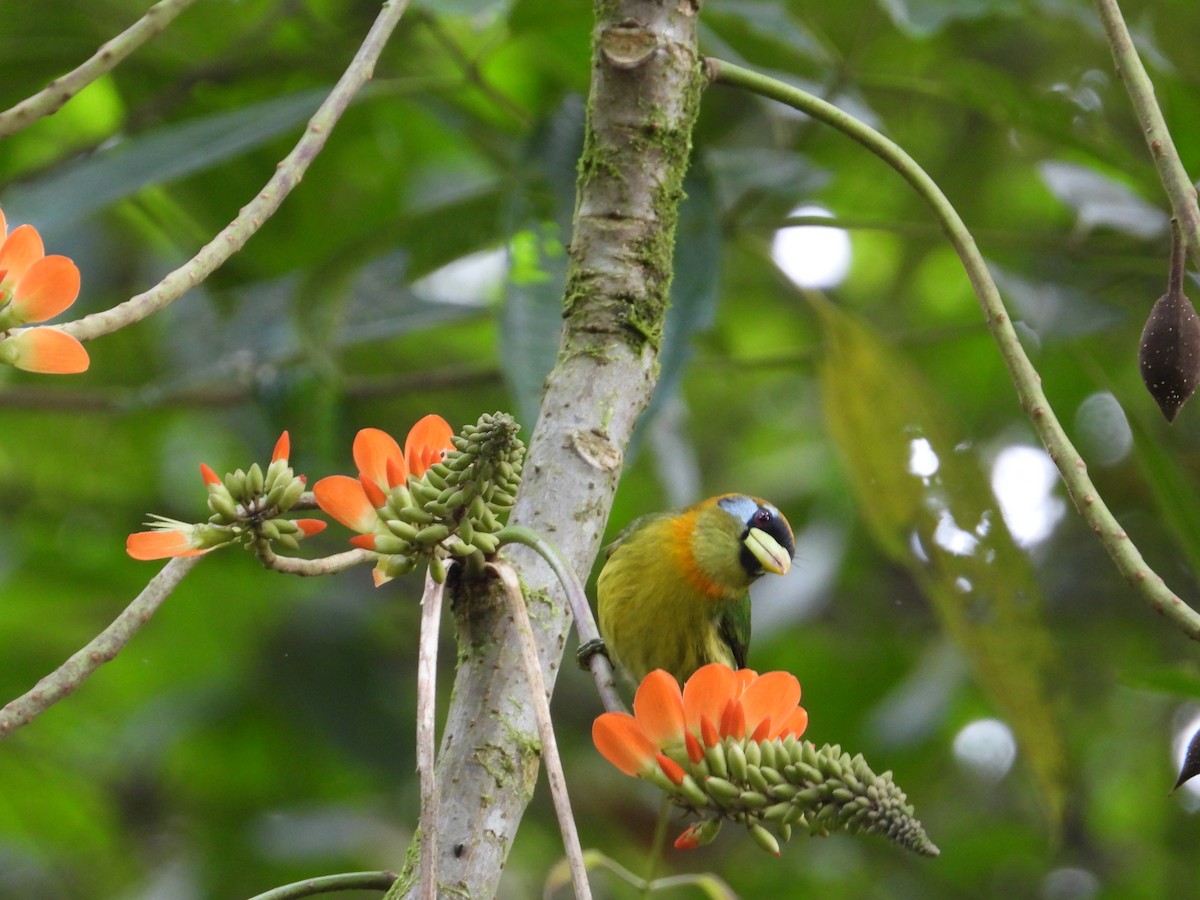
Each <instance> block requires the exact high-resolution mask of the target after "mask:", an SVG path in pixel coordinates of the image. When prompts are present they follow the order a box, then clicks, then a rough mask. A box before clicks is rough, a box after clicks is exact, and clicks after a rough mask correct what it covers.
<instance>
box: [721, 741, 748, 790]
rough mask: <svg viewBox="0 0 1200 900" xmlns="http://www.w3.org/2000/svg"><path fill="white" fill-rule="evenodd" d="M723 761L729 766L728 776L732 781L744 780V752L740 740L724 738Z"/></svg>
mask: <svg viewBox="0 0 1200 900" xmlns="http://www.w3.org/2000/svg"><path fill="white" fill-rule="evenodd" d="M725 762H726V763H727V764H728V766H729V777H730V778H731V779H732V780H734V781H745V780H746V752H745V751H744V750H743V749H742V744H741V742H740V741H734V740H729V739H726V741H725Z"/></svg>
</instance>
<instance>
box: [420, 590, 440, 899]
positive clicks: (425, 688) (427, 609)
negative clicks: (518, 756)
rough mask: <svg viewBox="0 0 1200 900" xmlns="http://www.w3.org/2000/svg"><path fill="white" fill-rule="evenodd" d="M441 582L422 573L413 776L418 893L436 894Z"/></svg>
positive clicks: (433, 895) (425, 894)
mask: <svg viewBox="0 0 1200 900" xmlns="http://www.w3.org/2000/svg"><path fill="white" fill-rule="evenodd" d="M445 587H446V586H445V584H444V583H443V582H440V581H434V580H433V573H432V572H431V571H426V573H425V593H424V595H423V596H422V597H421V632H420V638H419V645H418V646H419V649H418V653H417V777H418V779H419V780H420V782H421V837H420V844H419V846H420V848H421V865H420V869H421V877H420V890H421V896H422V897H436V896H437V846H438V821H437V807H438V784H437V774H436V773H435V772H434V763H435V761H436V760H435V752H434V744H435V740H436V735H435V730H436V729H435V726H434V722H435V714H436V712H437V703H436V700H437V648H438V631H439V626H440V625H441V621H442V597H443V596H444V594H445Z"/></svg>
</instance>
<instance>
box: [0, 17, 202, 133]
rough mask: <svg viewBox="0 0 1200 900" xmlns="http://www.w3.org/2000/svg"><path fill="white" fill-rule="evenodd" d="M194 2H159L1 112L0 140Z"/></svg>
mask: <svg viewBox="0 0 1200 900" xmlns="http://www.w3.org/2000/svg"><path fill="white" fill-rule="evenodd" d="M195 2H196V0H160V2H158V3H155V4H154V5H153V6H152V7H150V8H149V9H148V10H146V14H145V15H144V16H142V17H141V18H140V19H138V20H137V21H136V22H134V23H133V24H132V25H130V26H129V27H128V28H126V29H125V30H124V31H122V32H121V33H120V34H118V35H117V36H116V37H115V38H113V39H112V40H111V41H108V42H107V43H104V44H101V45H100V49H98V50H97V51H96V52H95V53H93V54H92V56H91V57H90V58H89V59H87V60H86V61H85V62H84V63H83V64H81V65H80V66H79V67H78V68H76V69H74V70H72V71H70V72H68V73H67V74H66V75H63V76H62V77H60V78H55V79H54V80H53V81H51V82H50V83H49V84H48V85H46V86H45V87H44V88H42V90H40V91H38V92H37V93H36V94H34V95H33V96H31V97H27V98H26V99H24V100H22V101H21V102H20V103H18V104H17V105H16V106H13V107H12V108H11V109H6V110H4V111H3V112H0V138H6V137H9V136H10V135H13V134H16V133H17V132H18V131H20V130H21V129H22V128H25V127H27V126H29V125H32V124H33V123H34V122H36V121H37V120H38V119H41V118H43V117H45V116H49V115H53V114H54V113H56V112H58V111H59V110H60V109H62V107H63V105H64V104H66V102H67V101H68V100H70V99H71V98H72V97H74V96H75V95H76V94H78V93H79V92H80V91H81V90H83V89H84V88H85V87H87V86H88V85H89V84H91V83H92V82H93V81H95V80H96V79H98V78H100V77H102V76H103V75H106V74H107V73H109V72H111V71H112V70H113V69H115V68H116V67H117V65H118V63H120V62H121V61H122V60H123V59H125V57H127V56H128V55H129V54H130V53H132V52H133V51H134V50H136V49H137V48H138V47H140V46H141V45H142V44H144V43H146V41H148V40H150V38H152V37H154V36H155V35H156V34H158V33H159V32H160V31H162V30H163V29H164V28H166V27H167V26H168V25H170V24H171V22H172V21H173V20H174V19H175V18H176V17H177V16H178V15H179V14H180V13H181V12H183V11H184V10H185V9H187V8H188V7H189V6H191V5H192V4H193V3H195Z"/></svg>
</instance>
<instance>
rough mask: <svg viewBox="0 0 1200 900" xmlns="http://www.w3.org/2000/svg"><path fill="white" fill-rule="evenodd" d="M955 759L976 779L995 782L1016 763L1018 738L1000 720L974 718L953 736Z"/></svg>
mask: <svg viewBox="0 0 1200 900" xmlns="http://www.w3.org/2000/svg"><path fill="white" fill-rule="evenodd" d="M954 759H955V761H956V762H958V764H959V765H960V766H962V767H963V768H964V769H966V770H967V771H968V772H970V773H971V774H973V775H975V776H976V777H977V778H979V779H981V780H982V781H987V782H989V783H993V784H994V783H995V782H997V781H999V780H1000V779H1002V778H1003V777H1004V776H1005V775H1007V774H1008V772H1009V770H1010V769H1011V768H1012V766H1013V763H1014V762H1016V759H1017V741H1016V738H1014V737H1013V733H1012V729H1011V728H1009V727H1008V726H1007V725H1005V724H1004V723H1003V722H1001V721H1000V720H999V719H977V720H976V721H974V722H971V723H969V724H968V725H966V726H964V727H963V728H962V729H961V730H960V731H959V732H958V734H956V735H955V736H954Z"/></svg>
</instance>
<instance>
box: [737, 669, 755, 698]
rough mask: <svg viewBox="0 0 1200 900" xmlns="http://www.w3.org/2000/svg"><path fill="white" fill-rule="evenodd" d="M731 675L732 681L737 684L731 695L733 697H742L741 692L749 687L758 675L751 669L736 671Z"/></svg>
mask: <svg viewBox="0 0 1200 900" xmlns="http://www.w3.org/2000/svg"><path fill="white" fill-rule="evenodd" d="M733 674H734V676H735V678H734V681H735V682H736V684H737V687H736V688H735V690H734V694H733V695H734V696H735V697H740V696H742V692H743V691H745V690H746V688H748V687H750V683H751V682H752V681H754V679H755V678H757V677H758V673H757V672H755V671H754V670H753V669H738V670H737V671H736V672H734V673H733Z"/></svg>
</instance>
